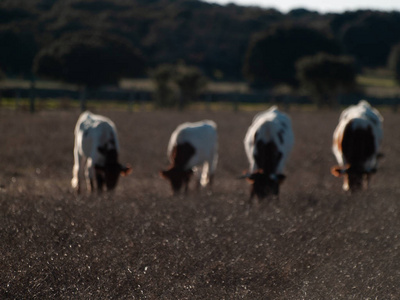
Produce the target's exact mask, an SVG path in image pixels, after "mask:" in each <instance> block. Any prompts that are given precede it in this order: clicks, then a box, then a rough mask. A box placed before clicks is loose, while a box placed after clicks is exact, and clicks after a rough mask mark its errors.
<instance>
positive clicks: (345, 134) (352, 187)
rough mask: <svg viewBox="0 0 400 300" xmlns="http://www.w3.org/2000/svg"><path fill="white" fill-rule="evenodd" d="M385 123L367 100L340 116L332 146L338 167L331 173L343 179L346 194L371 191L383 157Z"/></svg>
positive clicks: (347, 109)
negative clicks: (374, 175)
mask: <svg viewBox="0 0 400 300" xmlns="http://www.w3.org/2000/svg"><path fill="white" fill-rule="evenodd" d="M382 122H383V117H382V116H381V115H380V113H379V112H378V110H376V109H375V108H373V107H371V105H370V104H369V103H368V102H367V101H365V100H361V101H360V102H359V103H358V104H357V105H352V106H350V107H348V108H346V109H345V110H344V111H343V112H342V113H341V115H340V118H339V124H338V125H337V127H336V129H335V131H334V133H333V143H332V151H333V154H334V155H335V157H336V160H337V162H338V164H339V165H335V166H333V167H332V168H331V173H332V174H333V175H334V176H335V177H343V181H344V182H343V189H344V190H345V191H350V192H354V191H357V190H360V189H362V188H368V186H369V181H370V177H371V175H372V174H374V173H376V171H377V163H378V158H379V157H380V156H381V154H380V153H379V149H380V146H381V142H382V137H383V130H382Z"/></svg>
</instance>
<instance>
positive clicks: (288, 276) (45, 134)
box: [0, 110, 400, 299]
mask: <svg viewBox="0 0 400 300" xmlns="http://www.w3.org/2000/svg"><path fill="white" fill-rule="evenodd" d="M99 112H100V113H103V114H105V115H107V116H108V117H110V118H112V119H113V120H114V121H115V123H116V125H117V127H118V130H119V136H120V144H121V148H122V150H121V161H122V162H123V163H125V162H129V163H131V164H132V166H133V167H134V172H133V174H131V175H130V176H129V177H127V178H122V179H121V181H120V185H119V186H118V188H117V190H116V192H115V193H114V194H105V195H102V196H98V195H94V196H88V195H83V196H79V197H75V196H74V194H73V193H72V192H71V190H70V187H69V182H70V179H71V172H72V163H73V157H72V149H73V128H74V125H75V122H76V120H77V118H78V112H77V111H68V112H62V111H57V112H56V111H53V112H39V113H37V114H35V115H30V114H26V113H22V112H5V111H0V128H1V134H0V137H1V143H0V166H1V167H0V229H1V230H0V241H1V243H0V253H1V256H0V298H1V299H6V298H9V299H29V298H37V299H45V298H47V299H48V298H50V299H60V298H61V299H63V298H68V299H70V298H73V299H82V298H84V299H99V298H100V299H105V298H115V299H239V298H243V299H397V298H398V295H399V294H400V286H399V282H400V272H399V269H400V251H399V247H400V238H399V230H398V228H400V216H399V211H400V202H399V201H398V199H399V196H400V182H399V180H398V178H399V177H398V170H399V167H400V166H399V165H400V159H399V158H398V153H399V152H400V131H399V130H398V126H399V123H398V120H399V116H398V115H396V114H393V113H391V112H386V111H384V112H383V115H384V117H385V123H384V130H385V140H384V145H383V152H384V153H385V158H384V159H383V161H382V162H381V167H380V168H379V170H378V173H377V175H376V176H375V177H374V178H373V181H372V186H371V189H370V190H369V191H366V192H362V193H360V194H356V195H347V194H345V193H344V192H342V190H341V182H340V180H338V179H337V178H334V177H333V176H331V175H330V173H329V169H330V167H331V165H333V164H334V163H335V161H334V157H333V155H332V154H331V150H330V144H331V136H332V133H333V130H334V128H335V125H336V122H337V119H338V116H339V113H340V112H339V111H321V112H316V111H297V110H293V111H291V112H290V115H291V117H292V120H293V124H294V131H295V138H296V143H295V147H294V150H293V153H292V155H291V157H290V159H289V162H288V165H287V172H286V174H287V175H288V177H287V180H286V182H285V183H284V185H283V187H282V193H281V197H280V200H279V202H278V201H272V202H268V201H266V202H264V203H261V204H260V205H259V206H255V207H253V209H252V210H251V211H250V212H249V214H248V215H246V213H245V201H246V200H247V198H248V196H249V195H248V193H249V187H248V185H247V183H246V182H245V181H241V180H237V179H236V176H237V175H240V174H241V173H242V171H243V170H244V169H246V168H247V166H248V164H247V161H246V158H245V154H244V150H243V145H242V140H243V137H244V134H245V132H246V129H247V127H248V126H249V124H250V122H251V119H252V117H253V115H254V112H238V113H236V114H235V113H233V112H224V111H220V112H193V111H191V112H183V113H179V112H170V111H165V112H138V113H127V112H117V111H99ZM204 118H209V119H213V120H215V121H216V122H217V123H218V128H219V137H220V139H219V140H220V161H219V166H218V170H217V174H216V180H215V186H214V188H213V192H212V193H209V192H208V191H207V190H203V191H201V192H200V193H199V194H195V193H194V192H192V193H190V194H189V195H188V196H187V197H183V196H180V197H175V198H174V197H171V196H169V193H170V190H169V186H168V185H167V182H166V181H164V180H162V179H161V178H159V176H158V171H159V170H160V169H161V168H163V167H165V166H166V165H167V158H166V147H167V143H168V139H169V135H170V133H171V132H172V131H173V129H175V127H176V126H177V125H178V124H179V123H181V122H183V121H188V120H191V121H195V120H200V119H204Z"/></svg>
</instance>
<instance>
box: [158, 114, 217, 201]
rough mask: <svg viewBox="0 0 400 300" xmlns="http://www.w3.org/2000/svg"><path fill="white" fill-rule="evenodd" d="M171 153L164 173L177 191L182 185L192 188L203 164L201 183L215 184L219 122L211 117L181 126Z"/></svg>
mask: <svg viewBox="0 0 400 300" xmlns="http://www.w3.org/2000/svg"><path fill="white" fill-rule="evenodd" d="M167 156H168V158H169V160H170V162H171V165H170V167H169V168H168V170H165V171H160V175H161V177H163V178H165V179H167V180H169V181H170V183H171V187H172V191H173V193H174V194H176V193H178V192H179V191H180V189H181V188H182V186H184V187H185V192H187V191H188V185H189V180H190V177H191V176H192V174H193V172H194V171H195V169H196V167H202V172H201V174H200V173H199V183H200V184H201V185H202V186H206V185H207V184H209V185H211V184H212V179H213V175H214V172H215V169H216V167H217V162H218V135H217V125H216V124H215V122H213V121H210V120H205V121H200V122H195V123H183V124H181V125H179V126H178V127H177V128H176V129H175V131H174V132H173V133H172V135H171V138H170V140H169V144H168V152H167Z"/></svg>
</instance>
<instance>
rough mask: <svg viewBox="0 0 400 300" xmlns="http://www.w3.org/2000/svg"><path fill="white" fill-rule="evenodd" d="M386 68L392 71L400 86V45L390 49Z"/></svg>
mask: <svg viewBox="0 0 400 300" xmlns="http://www.w3.org/2000/svg"><path fill="white" fill-rule="evenodd" d="M388 67H389V69H390V70H392V71H393V73H394V76H395V78H396V81H397V83H398V84H400V44H397V45H395V46H393V47H392V50H391V51H390V55H389V59H388Z"/></svg>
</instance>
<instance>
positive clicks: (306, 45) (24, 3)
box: [0, 0, 400, 86]
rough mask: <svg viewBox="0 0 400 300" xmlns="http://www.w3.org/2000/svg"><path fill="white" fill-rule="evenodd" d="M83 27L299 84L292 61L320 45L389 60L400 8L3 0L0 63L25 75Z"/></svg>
mask: <svg viewBox="0 0 400 300" xmlns="http://www.w3.org/2000/svg"><path fill="white" fill-rule="evenodd" d="M305 27H309V28H308V29H305ZM272 28H278V29H275V30H273V29H272ZM285 28H286V29H285ZM310 28H314V29H310ZM317 29H318V31H317ZM81 31H86V32H88V33H90V35H92V36H98V33H99V32H100V33H101V34H102V35H113V36H114V37H117V36H118V37H120V38H122V39H124V40H125V41H129V42H130V43H131V44H132V45H134V47H135V48H136V49H138V50H139V51H140V52H141V53H143V54H145V55H146V62H147V64H148V65H149V66H152V67H155V66H158V65H161V64H171V63H175V62H177V61H179V60H182V61H185V62H186V63H187V64H188V65H193V66H197V67H199V68H201V70H202V71H203V72H204V74H206V75H207V76H208V77H211V78H214V79H217V80H224V81H225V80H233V81H238V80H243V79H244V78H246V79H247V80H248V81H249V82H250V83H251V84H252V85H253V86H257V85H275V84H280V83H288V84H290V85H296V84H297V80H296V77H295V67H294V64H295V62H296V61H297V59H299V58H301V57H303V56H307V55H314V54H316V53H318V52H327V53H330V54H335V55H337V54H341V53H343V54H346V55H351V56H354V57H355V58H356V61H357V63H358V65H359V67H360V68H363V67H376V66H378V67H380V66H384V65H385V64H386V62H387V58H388V55H389V52H390V49H391V47H392V46H394V45H395V44H397V43H399V42H400V35H399V32H400V12H378V11H367V10H364V11H354V12H345V13H342V14H338V13H336V14H335V13H329V14H320V13H318V12H314V11H309V10H307V9H304V8H301V7H299V8H296V9H293V10H291V11H290V12H288V13H282V12H279V11H278V10H276V9H262V8H259V7H248V6H247V7H246V6H239V5H235V4H228V5H218V4H213V3H208V2H204V1H200V0H129V1H128V0H71V1H60V0H29V1H28V0H0V45H1V46H0V67H1V68H2V69H3V70H4V71H5V72H6V73H7V75H9V74H10V75H12V76H21V75H22V76H26V74H27V73H30V72H31V70H32V61H33V58H34V57H35V55H36V54H37V53H38V52H39V51H41V50H42V51H43V52H42V54H41V55H44V52H47V53H49V52H53V50H49V48H51V47H56V46H55V44H56V43H58V42H59V41H60V40H61V41H65V40H66V39H67V38H66V36H70V35H75V34H79V32H81ZM267 31H268V32H267ZM313 31H314V33H311V32H313ZM315 32H318V33H315ZM332 36H333V37H334V38H335V40H336V41H335V40H333V39H332ZM253 37H254V38H253ZM267 37H268V38H267ZM97 43H98V42H97ZM101 43H103V42H101ZM96 47H97V46H96ZM263 47H264V50H263ZM110 49H113V48H110ZM86 50H87V47H86ZM86 50H85V51H86ZM107 51H108V50H107ZM117 55H119V54H116V56H117ZM245 58H246V59H245ZM45 60H47V58H46V59H45ZM243 70H245V72H243ZM85 78H87V77H86V76H85ZM91 84H92V83H91Z"/></svg>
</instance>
